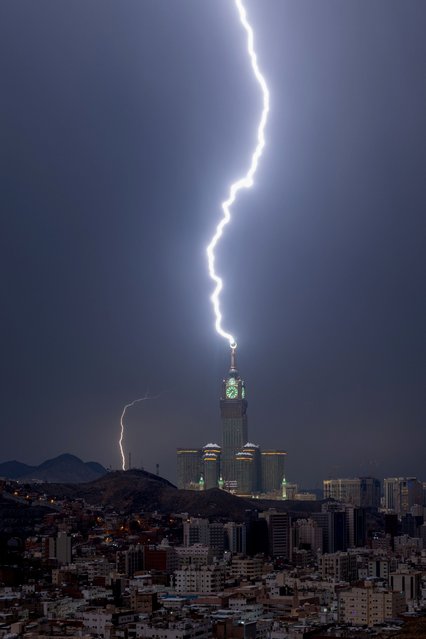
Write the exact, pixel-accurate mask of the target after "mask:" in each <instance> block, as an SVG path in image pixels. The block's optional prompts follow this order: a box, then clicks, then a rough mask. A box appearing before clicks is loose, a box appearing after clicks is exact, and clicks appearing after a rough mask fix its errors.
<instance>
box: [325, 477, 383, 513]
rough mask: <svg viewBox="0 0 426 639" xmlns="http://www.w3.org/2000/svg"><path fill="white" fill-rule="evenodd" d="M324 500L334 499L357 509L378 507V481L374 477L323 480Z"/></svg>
mask: <svg viewBox="0 0 426 639" xmlns="http://www.w3.org/2000/svg"><path fill="white" fill-rule="evenodd" d="M323 490H324V499H335V500H336V501H342V502H344V503H345V504H353V505H354V506H358V507H359V508H378V507H379V506H380V481H379V480H378V479H375V478H374V477H355V478H353V479H324V481H323Z"/></svg>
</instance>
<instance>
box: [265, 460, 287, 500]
mask: <svg viewBox="0 0 426 639" xmlns="http://www.w3.org/2000/svg"><path fill="white" fill-rule="evenodd" d="M286 455H287V453H285V452H284V451H283V450H263V451H262V453H261V470H262V477H261V484H262V491H263V492H264V493H276V494H279V493H280V491H281V490H282V482H283V478H284V476H285V471H284V460H285V456H286Z"/></svg>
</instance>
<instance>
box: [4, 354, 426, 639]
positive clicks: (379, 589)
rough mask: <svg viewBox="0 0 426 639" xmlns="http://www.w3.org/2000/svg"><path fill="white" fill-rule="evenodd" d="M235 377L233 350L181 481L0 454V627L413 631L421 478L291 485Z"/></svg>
mask: <svg viewBox="0 0 426 639" xmlns="http://www.w3.org/2000/svg"><path fill="white" fill-rule="evenodd" d="M245 388H246V387H245V383H244V380H243V379H242V378H241V376H240V373H239V371H238V369H237V363H236V356H235V352H234V351H232V352H231V363H230V368H229V371H228V372H227V374H226V376H225V378H224V380H223V383H222V390H221V396H220V401H219V409H220V417H221V422H222V432H223V440H222V443H221V445H218V444H214V443H209V444H206V445H205V446H203V447H201V448H178V450H177V484H178V488H176V487H175V486H173V485H172V484H171V483H170V482H168V481H167V480H164V479H163V478H161V477H160V476H159V475H158V474H151V473H148V472H146V471H144V470H138V469H134V468H130V469H129V470H127V471H107V470H106V469H104V468H103V467H102V466H101V465H99V464H98V465H97V466H96V467H95V465H94V464H93V463H90V464H84V463H83V462H81V460H77V458H74V457H73V456H70V455H68V456H67V455H63V456H61V457H60V458H58V459H57V460H50V462H49V464H47V466H46V464H45V465H43V464H42V465H41V468H43V467H44V466H46V468H48V470H45V471H44V472H45V473H46V472H50V473H51V474H50V475H49V474H47V475H46V474H45V475H42V477H43V478H44V479H35V478H34V479H31V473H32V474H33V475H35V476H38V477H40V475H37V473H40V470H39V469H40V467H38V468H35V469H30V470H28V467H26V468H22V466H24V465H21V467H20V468H18V467H17V466H16V464H15V465H14V464H13V463H12V462H10V463H9V464H1V465H0V475H1V473H3V474H7V473H9V477H7V476H4V477H3V479H1V480H0V482H1V483H0V485H1V489H2V493H1V498H0V514H1V519H0V522H1V523H0V526H1V527H0V542H1V547H0V548H1V559H0V584H1V585H0V592H1V599H0V600H1V602H2V608H1V611H0V637H4V638H5V639H6V638H10V639H11V638H12V637H24V638H26V639H35V638H36V637H41V638H44V637H52V636H53V637H58V638H65V637H83V638H87V639H89V638H93V637H100V638H105V639H118V638H120V639H131V638H132V639H133V638H135V639H136V638H137V637H144V638H147V639H157V638H158V637H161V639H188V638H190V639H191V638H200V639H210V638H215V639H246V638H247V639H257V638H259V639H303V638H311V639H315V638H316V639H325V638H326V637H347V638H352V637H353V638H356V637H361V638H362V637H366V638H367V637H382V638H385V637H386V638H389V637H411V636H426V635H425V634H424V633H425V632H426V618H425V616H424V611H425V610H426V481H421V479H420V478H416V477H387V478H385V479H384V480H383V481H380V480H379V479H378V478H375V477H354V478H333V479H324V480H323V490H322V494H321V495H318V494H317V493H315V492H308V491H304V490H299V488H298V486H297V485H296V484H293V483H289V482H287V480H286V475H285V459H286V452H285V451H283V450H278V449H277V450H265V451H263V450H261V449H260V447H259V446H258V445H257V444H253V443H250V442H249V441H248V439H249V435H248V410H247V408H248V400H247V396H246V390H245ZM64 467H66V469H67V472H68V473H71V474H70V476H69V478H68V480H69V481H73V482H74V483H68V484H67V483H49V478H50V479H52V478H56V481H57V475H55V474H54V473H55V472H56V473H58V469H62V472H63V468H64ZM55 469H56V470H55ZM77 469H78V472H79V473H82V472H86V473H87V472H89V470H90V472H93V471H96V473H98V475H99V476H98V477H97V478H96V479H94V480H92V481H89V482H88V483H75V478H76V477H77ZM25 472H26V473H27V475H25V474H24V473H25ZM13 473H15V476H16V475H20V478H19V477H18V478H17V479H15V480H13V479H11V478H10V475H13ZM28 473H30V474H29V475H28ZM80 476H81V475H80ZM86 479H87V478H86ZM183 508H184V509H185V510H182V509H183ZM410 633H412V634H410Z"/></svg>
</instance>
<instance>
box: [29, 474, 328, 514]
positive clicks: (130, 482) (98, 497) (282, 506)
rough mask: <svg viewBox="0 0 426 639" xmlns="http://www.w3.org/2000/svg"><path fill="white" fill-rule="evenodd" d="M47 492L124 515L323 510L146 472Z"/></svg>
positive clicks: (317, 504) (55, 487)
mask: <svg viewBox="0 0 426 639" xmlns="http://www.w3.org/2000/svg"><path fill="white" fill-rule="evenodd" d="M34 488H36V489H38V490H40V492H43V491H45V490H46V488H45V487H43V486H40V487H37V486H35V487H34ZM48 492H49V495H51V496H53V497H56V498H61V497H62V498H63V497H70V498H76V497H81V498H83V499H85V500H86V501H87V502H88V503H91V504H102V505H104V506H109V507H111V508H114V509H116V510H119V511H124V512H134V511H147V512H153V511H155V510H157V511H159V512H163V513H170V512H187V513H189V514H190V515H192V516H201V517H232V518H233V519H236V520H238V519H243V518H244V514H245V511H246V510H251V509H254V508H256V509H257V510H264V509H267V508H276V509H277V510H299V511H303V512H307V513H308V512H312V511H316V510H319V509H320V502H290V501H286V502H283V501H264V500H251V499H243V498H241V497H236V496H235V495H231V494H230V493H227V492H225V491H222V490H219V489H218V488H214V489H211V490H206V491H203V492H196V491H190V490H178V489H177V488H176V486H174V485H173V484H171V483H170V482H169V481H167V480H166V479H163V478H162V477H158V476H157V475H153V474H151V473H148V472H146V471H143V470H129V471H115V472H111V473H107V474H106V475H104V476H103V477H101V478H99V479H97V480H95V481H92V482H88V483H84V484H63V483H60V484H59V483H55V484H50V485H49V491H48Z"/></svg>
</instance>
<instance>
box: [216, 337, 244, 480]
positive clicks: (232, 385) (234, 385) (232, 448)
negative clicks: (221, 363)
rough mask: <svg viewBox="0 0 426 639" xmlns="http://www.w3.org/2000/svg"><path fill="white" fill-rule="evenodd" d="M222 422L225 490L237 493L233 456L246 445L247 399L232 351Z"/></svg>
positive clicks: (223, 392) (235, 468)
mask: <svg viewBox="0 0 426 639" xmlns="http://www.w3.org/2000/svg"><path fill="white" fill-rule="evenodd" d="M220 416H221V420H222V478H223V481H224V487H225V489H226V490H235V491H236V490H237V480H238V477H237V475H238V472H237V467H236V466H237V464H236V461H235V457H236V454H237V453H238V452H239V451H241V449H242V448H243V447H244V444H246V443H247V400H246V391H245V385H244V381H243V380H242V379H241V377H240V375H239V373H238V370H237V365H236V358H235V350H234V349H232V351H231V367H230V369H229V372H228V375H227V376H226V378H225V379H224V380H223V383H222V395H221V398H220Z"/></svg>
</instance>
